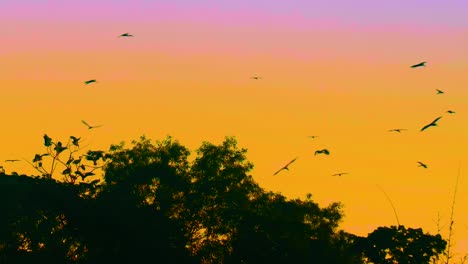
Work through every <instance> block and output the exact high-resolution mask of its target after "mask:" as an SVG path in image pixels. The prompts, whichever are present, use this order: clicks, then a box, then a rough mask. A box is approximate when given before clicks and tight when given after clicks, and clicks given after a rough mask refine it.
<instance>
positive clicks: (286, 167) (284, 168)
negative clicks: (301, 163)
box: [273, 158, 297, 176]
mask: <svg viewBox="0 0 468 264" xmlns="http://www.w3.org/2000/svg"><path fill="white" fill-rule="evenodd" d="M296 159H297V158H295V159H293V160H291V161H290V162H288V164H286V165H284V167H283V168H281V169H279V170H278V171H277V172H275V173H274V174H273V176H275V175H276V174H278V173H279V172H280V171H282V170H289V168H288V166H289V165H290V164H291V163H293V162H294V161H296Z"/></svg>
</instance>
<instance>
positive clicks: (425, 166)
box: [418, 161, 427, 169]
mask: <svg viewBox="0 0 468 264" xmlns="http://www.w3.org/2000/svg"><path fill="white" fill-rule="evenodd" d="M418 163H419V165H418V167H423V168H425V169H427V165H426V164H424V163H422V162H420V161H418Z"/></svg>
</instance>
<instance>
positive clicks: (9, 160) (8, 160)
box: [5, 159, 20, 162]
mask: <svg viewBox="0 0 468 264" xmlns="http://www.w3.org/2000/svg"><path fill="white" fill-rule="evenodd" d="M16 161H20V160H18V159H7V160H5V162H16Z"/></svg>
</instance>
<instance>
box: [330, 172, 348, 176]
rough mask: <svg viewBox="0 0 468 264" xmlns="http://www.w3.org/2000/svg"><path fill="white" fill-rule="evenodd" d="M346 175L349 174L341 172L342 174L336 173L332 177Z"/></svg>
mask: <svg viewBox="0 0 468 264" xmlns="http://www.w3.org/2000/svg"><path fill="white" fill-rule="evenodd" d="M345 174H349V173H347V172H340V173H335V174H333V175H332V176H341V175H345Z"/></svg>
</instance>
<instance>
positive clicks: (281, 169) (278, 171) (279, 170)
mask: <svg viewBox="0 0 468 264" xmlns="http://www.w3.org/2000/svg"><path fill="white" fill-rule="evenodd" d="M282 170H284V168H281V169H279V170H278V171H277V172H275V173H274V174H273V176H275V175H276V174H278V173H279V172H280V171H282Z"/></svg>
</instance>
